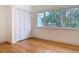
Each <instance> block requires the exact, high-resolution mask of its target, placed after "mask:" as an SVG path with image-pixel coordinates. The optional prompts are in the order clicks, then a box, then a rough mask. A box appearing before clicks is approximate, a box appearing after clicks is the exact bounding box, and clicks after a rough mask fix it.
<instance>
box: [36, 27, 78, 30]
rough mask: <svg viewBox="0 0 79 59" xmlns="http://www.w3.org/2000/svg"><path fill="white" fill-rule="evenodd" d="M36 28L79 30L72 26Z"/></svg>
mask: <svg viewBox="0 0 79 59" xmlns="http://www.w3.org/2000/svg"><path fill="white" fill-rule="evenodd" d="M36 29H57V30H79V28H72V27H36Z"/></svg>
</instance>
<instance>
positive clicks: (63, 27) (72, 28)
mask: <svg viewBox="0 0 79 59" xmlns="http://www.w3.org/2000/svg"><path fill="white" fill-rule="evenodd" d="M71 8H79V6H75V7H68V8H60V9H59V8H58V9H53V10H47V11H41V12H36V15H35V17H36V21H35V27H36V28H48V29H71V30H74V29H79V27H66V26H64V25H62V22H61V27H57V26H55V27H53V26H52V27H51V26H42V27H37V14H38V13H44V18H45V12H50V11H54V10H61V11H60V12H61V14H62V10H65V12H66V9H70V10H71ZM70 13H71V11H70ZM61 17H62V16H61ZM70 17H71V16H70ZM65 18H66V16H65ZM61 21H63V20H62V19H61Z"/></svg>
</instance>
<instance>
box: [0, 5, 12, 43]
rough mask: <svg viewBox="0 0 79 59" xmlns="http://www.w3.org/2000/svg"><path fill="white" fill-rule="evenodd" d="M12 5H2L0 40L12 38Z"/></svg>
mask: <svg viewBox="0 0 79 59" xmlns="http://www.w3.org/2000/svg"><path fill="white" fill-rule="evenodd" d="M9 7H10V6H5V5H0V42H4V41H8V40H9V39H10V37H11V36H10V33H11V32H10V20H11V19H10V9H9Z"/></svg>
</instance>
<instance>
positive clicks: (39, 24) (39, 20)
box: [36, 13, 44, 27]
mask: <svg viewBox="0 0 79 59" xmlns="http://www.w3.org/2000/svg"><path fill="white" fill-rule="evenodd" d="M43 19H44V13H38V14H37V22H36V23H37V27H42V26H43Z"/></svg>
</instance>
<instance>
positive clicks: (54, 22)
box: [36, 7, 79, 28]
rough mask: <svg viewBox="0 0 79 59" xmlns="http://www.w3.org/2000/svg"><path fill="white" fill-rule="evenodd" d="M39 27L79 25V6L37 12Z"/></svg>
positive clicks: (74, 26) (70, 26) (75, 26)
mask: <svg viewBox="0 0 79 59" xmlns="http://www.w3.org/2000/svg"><path fill="white" fill-rule="evenodd" d="M36 23H37V25H36V26H37V27H66V28H67V27H68V28H78V27H79V8H76V7H74V8H66V9H58V10H52V11H44V12H42V13H37V22H36Z"/></svg>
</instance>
